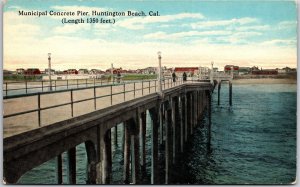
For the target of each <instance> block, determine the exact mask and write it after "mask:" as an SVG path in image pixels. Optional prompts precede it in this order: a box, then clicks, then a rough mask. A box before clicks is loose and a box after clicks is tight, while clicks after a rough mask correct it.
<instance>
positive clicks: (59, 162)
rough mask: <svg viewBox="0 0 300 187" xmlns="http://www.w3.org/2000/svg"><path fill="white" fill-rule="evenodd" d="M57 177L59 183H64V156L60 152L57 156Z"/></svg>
mask: <svg viewBox="0 0 300 187" xmlns="http://www.w3.org/2000/svg"><path fill="white" fill-rule="evenodd" d="M55 169H56V179H57V184H62V183H63V178H62V177H63V176H62V156H61V154H59V155H58V156H56V168H55Z"/></svg>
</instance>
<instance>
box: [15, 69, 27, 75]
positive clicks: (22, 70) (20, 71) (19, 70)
mask: <svg viewBox="0 0 300 187" xmlns="http://www.w3.org/2000/svg"><path fill="white" fill-rule="evenodd" d="M16 72H17V74H18V75H24V74H25V69H23V68H19V69H16Z"/></svg>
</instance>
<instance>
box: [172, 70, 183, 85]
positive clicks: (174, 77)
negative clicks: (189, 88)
mask: <svg viewBox="0 0 300 187" xmlns="http://www.w3.org/2000/svg"><path fill="white" fill-rule="evenodd" d="M172 78H173V82H176V79H177V76H176V74H175V71H174V72H173V73H172ZM186 78H187V74H186V73H185V72H183V74H182V79H183V81H184V82H185V81H186Z"/></svg>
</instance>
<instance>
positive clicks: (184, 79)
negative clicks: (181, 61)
mask: <svg viewBox="0 0 300 187" xmlns="http://www.w3.org/2000/svg"><path fill="white" fill-rule="evenodd" d="M182 77H183V81H186V77H187V75H186V73H185V72H183V75H182Z"/></svg>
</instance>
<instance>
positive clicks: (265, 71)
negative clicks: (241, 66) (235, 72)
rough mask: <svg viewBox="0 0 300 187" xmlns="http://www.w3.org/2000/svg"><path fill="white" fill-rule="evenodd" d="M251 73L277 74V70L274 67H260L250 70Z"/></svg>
mask: <svg viewBox="0 0 300 187" xmlns="http://www.w3.org/2000/svg"><path fill="white" fill-rule="evenodd" d="M252 75H278V71H277V70H276V69H262V70H255V71H252Z"/></svg>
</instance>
